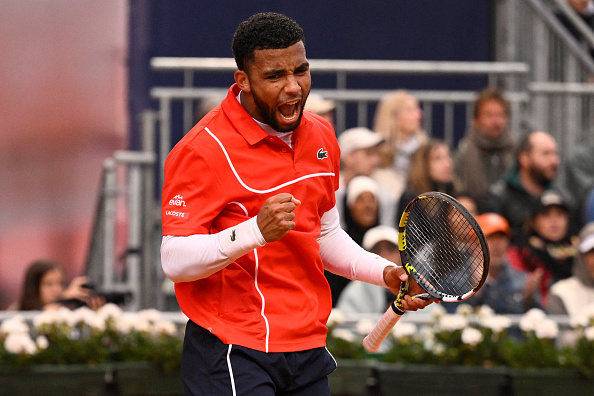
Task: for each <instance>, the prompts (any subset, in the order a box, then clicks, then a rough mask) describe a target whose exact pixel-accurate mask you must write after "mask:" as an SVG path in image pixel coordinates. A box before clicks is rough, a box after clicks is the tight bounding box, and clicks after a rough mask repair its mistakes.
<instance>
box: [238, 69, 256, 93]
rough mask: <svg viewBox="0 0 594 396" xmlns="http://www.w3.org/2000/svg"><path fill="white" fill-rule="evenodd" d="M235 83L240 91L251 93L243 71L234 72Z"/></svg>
mask: <svg viewBox="0 0 594 396" xmlns="http://www.w3.org/2000/svg"><path fill="white" fill-rule="evenodd" d="M234 77H235V82H236V83H237V85H238V86H239V88H241V90H242V91H245V92H251V90H252V87H251V85H250V79H249V77H248V75H247V73H246V72H244V71H243V70H236V71H235V75H234Z"/></svg>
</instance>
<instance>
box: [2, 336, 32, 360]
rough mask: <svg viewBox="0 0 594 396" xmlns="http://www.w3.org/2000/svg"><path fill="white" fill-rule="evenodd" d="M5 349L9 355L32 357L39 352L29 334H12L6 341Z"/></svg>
mask: <svg viewBox="0 0 594 396" xmlns="http://www.w3.org/2000/svg"><path fill="white" fill-rule="evenodd" d="M4 349H6V351H7V352H9V353H14V354H25V355H32V354H34V353H35V352H36V351H37V347H36V345H35V342H34V341H33V340H32V339H31V337H30V336H29V334H23V333H11V334H9V335H8V336H7V337H6V340H4Z"/></svg>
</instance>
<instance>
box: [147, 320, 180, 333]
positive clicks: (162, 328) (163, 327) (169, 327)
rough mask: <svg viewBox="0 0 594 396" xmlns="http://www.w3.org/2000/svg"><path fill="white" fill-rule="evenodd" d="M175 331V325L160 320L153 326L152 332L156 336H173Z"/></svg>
mask: <svg viewBox="0 0 594 396" xmlns="http://www.w3.org/2000/svg"><path fill="white" fill-rule="evenodd" d="M176 330H177V328H176V327H175V323H173V322H170V321H165V320H162V321H159V322H157V323H155V324H154V325H153V332H154V333H155V334H158V335H164V334H165V335H174V334H175V333H176Z"/></svg>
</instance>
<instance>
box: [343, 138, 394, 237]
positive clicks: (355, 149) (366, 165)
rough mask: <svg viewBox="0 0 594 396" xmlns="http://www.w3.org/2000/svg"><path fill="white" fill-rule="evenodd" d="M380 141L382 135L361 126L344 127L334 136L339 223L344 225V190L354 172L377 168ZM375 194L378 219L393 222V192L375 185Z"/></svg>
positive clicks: (370, 173)
mask: <svg viewBox="0 0 594 396" xmlns="http://www.w3.org/2000/svg"><path fill="white" fill-rule="evenodd" d="M383 143H384V138H383V136H382V135H380V134H378V133H375V132H373V131H372V130H370V129H368V128H365V127H356V128H351V129H347V130H346V131H344V132H342V133H341V134H340V135H339V136H338V145H339V146H340V181H339V188H338V190H337V191H336V205H337V208H338V211H339V213H340V214H341V215H342V216H341V225H342V226H343V227H347V223H346V221H345V214H346V213H345V212H346V211H347V208H346V206H345V194H346V190H347V188H348V185H349V184H350V182H351V180H352V179H353V178H355V177H357V176H369V177H373V174H374V172H375V170H376V169H377V167H378V165H379V162H380V156H379V147H380V146H381V145H382V144H383ZM377 195H378V199H379V203H380V205H381V210H380V216H381V218H380V222H381V223H382V224H386V225H391V224H394V215H395V209H394V203H395V202H396V198H395V197H394V196H393V194H392V193H391V192H390V191H389V190H387V189H386V188H383V187H382V186H378V188H377Z"/></svg>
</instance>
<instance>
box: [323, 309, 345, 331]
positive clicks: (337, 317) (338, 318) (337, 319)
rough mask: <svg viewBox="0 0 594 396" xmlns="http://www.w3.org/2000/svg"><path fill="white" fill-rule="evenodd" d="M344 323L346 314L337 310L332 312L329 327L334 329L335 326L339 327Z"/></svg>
mask: <svg viewBox="0 0 594 396" xmlns="http://www.w3.org/2000/svg"><path fill="white" fill-rule="evenodd" d="M342 322H344V314H343V313H342V311H341V310H340V309H336V308H335V309H333V310H332V312H330V316H329V317H328V323H327V326H328V327H332V326H334V325H339V324H341V323H342Z"/></svg>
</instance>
